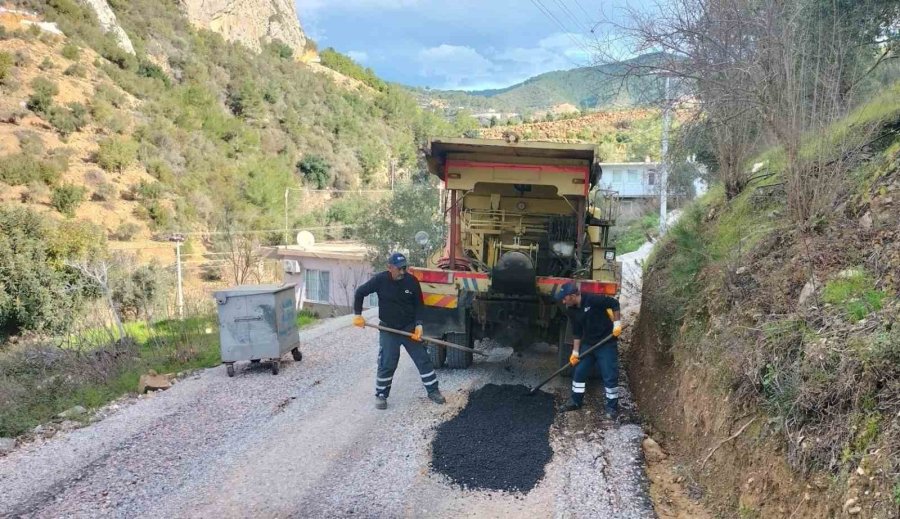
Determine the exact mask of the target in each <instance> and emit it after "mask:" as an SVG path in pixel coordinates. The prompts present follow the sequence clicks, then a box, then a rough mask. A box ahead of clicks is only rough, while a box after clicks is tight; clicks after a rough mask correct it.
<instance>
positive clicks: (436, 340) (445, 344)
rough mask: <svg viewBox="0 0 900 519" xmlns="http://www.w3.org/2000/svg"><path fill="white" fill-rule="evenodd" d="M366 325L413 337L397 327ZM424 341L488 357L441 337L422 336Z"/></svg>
mask: <svg viewBox="0 0 900 519" xmlns="http://www.w3.org/2000/svg"><path fill="white" fill-rule="evenodd" d="M366 326H368V327H369V328H375V329H376V330H381V331H383V332H390V333H396V334H397V335H403V336H404V337H412V333H410V332H404V331H403V330H397V329H396V328H388V327H387V326H381V325H380V324H371V323H366ZM422 341H424V342H430V343H432V344H437V345H438V346H444V347H447V348H453V349H457V350H462V351H465V352H468V353H474V354H476V355H481V356H483V357H488V354H487V353H483V352H480V351H478V350H475V349H472V348H466V347H465V346H460V345H459V344H453V343H452V342H447V341H442V340H440V339H435V338H433V337H424V336H423V337H422Z"/></svg>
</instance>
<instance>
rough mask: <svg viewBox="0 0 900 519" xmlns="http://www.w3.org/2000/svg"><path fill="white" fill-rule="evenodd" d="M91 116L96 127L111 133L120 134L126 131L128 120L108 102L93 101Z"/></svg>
mask: <svg viewBox="0 0 900 519" xmlns="http://www.w3.org/2000/svg"><path fill="white" fill-rule="evenodd" d="M91 116H92V117H93V118H94V122H95V123H96V124H97V126H99V127H100V128H103V129H105V130H107V131H110V132H112V133H118V134H122V133H124V132H125V130H127V129H128V119H127V118H126V117H125V115H124V114H122V113H121V112H120V111H119V110H116V109H115V108H113V105H112V104H110V103H109V102H108V101H105V100H102V99H95V100H94V102H93V103H92V104H91Z"/></svg>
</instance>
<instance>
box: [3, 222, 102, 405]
mask: <svg viewBox="0 0 900 519" xmlns="http://www.w3.org/2000/svg"><path fill="white" fill-rule="evenodd" d="M51 222H52V220H50V219H48V218H47V217H46V216H44V215H41V214H38V213H36V212H33V211H30V210H27V209H24V208H12V207H3V206H0V279H2V280H3V282H2V283H0V336H4V335H10V334H18V333H21V332H22V331H24V330H36V331H47V332H57V331H60V330H63V329H65V328H66V327H67V326H68V325H69V323H71V322H72V321H73V317H74V315H76V309H78V308H79V307H80V306H81V301H82V297H81V295H82V292H81V291H80V290H79V289H78V286H77V284H76V283H74V280H73V279H72V277H71V275H70V273H69V272H68V269H67V268H65V267H64V266H63V265H62V262H63V260H64V259H65V258H66V257H68V254H75V253H78V254H80V253H82V252H83V250H77V248H73V247H68V248H62V247H59V246H57V244H58V243H59V237H60V234H64V233H62V232H61V231H57V230H56V229H55V228H54V227H53V226H52V223H51ZM94 241H95V243H96V240H94ZM100 244H101V245H102V242H100ZM0 372H4V373H8V372H7V371H2V370H0ZM2 378H3V377H0V379H2ZM6 407H7V406H6V405H3V406H0V412H3V410H5V409H6Z"/></svg>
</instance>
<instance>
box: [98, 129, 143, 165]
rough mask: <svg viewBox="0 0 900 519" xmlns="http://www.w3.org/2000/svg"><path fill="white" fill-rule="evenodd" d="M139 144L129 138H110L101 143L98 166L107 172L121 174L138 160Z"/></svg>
mask: <svg viewBox="0 0 900 519" xmlns="http://www.w3.org/2000/svg"><path fill="white" fill-rule="evenodd" d="M137 148H138V147H137V143H135V142H134V141H133V140H131V139H129V138H127V137H110V138H107V139H103V140H102V141H100V149H99V150H98V151H97V164H98V165H99V166H100V167H101V168H103V169H105V170H106V171H116V172H118V173H121V172H122V171H123V170H124V169H125V168H127V167H128V166H130V165H131V164H132V163H133V162H134V161H135V159H136V158H137Z"/></svg>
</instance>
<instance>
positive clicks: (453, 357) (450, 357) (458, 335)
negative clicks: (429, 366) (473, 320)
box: [444, 332, 473, 369]
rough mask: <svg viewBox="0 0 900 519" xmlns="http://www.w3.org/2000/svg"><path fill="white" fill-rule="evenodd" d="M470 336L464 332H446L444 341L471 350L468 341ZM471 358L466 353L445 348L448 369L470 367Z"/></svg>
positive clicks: (470, 355)
mask: <svg viewBox="0 0 900 519" xmlns="http://www.w3.org/2000/svg"><path fill="white" fill-rule="evenodd" d="M471 336H472V335H471V333H466V332H448V333H447V334H446V336H445V339H444V340H446V341H447V342H452V343H453V344H459V345H460V346H465V347H467V348H471V347H472V344H471V341H470V340H469V339H470V337H471ZM472 357H473V355H472V354H471V353H469V352H467V351H461V350H457V349H454V348H447V367H448V368H450V369H466V368H468V367H469V366H471V365H472V360H473V359H472Z"/></svg>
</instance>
